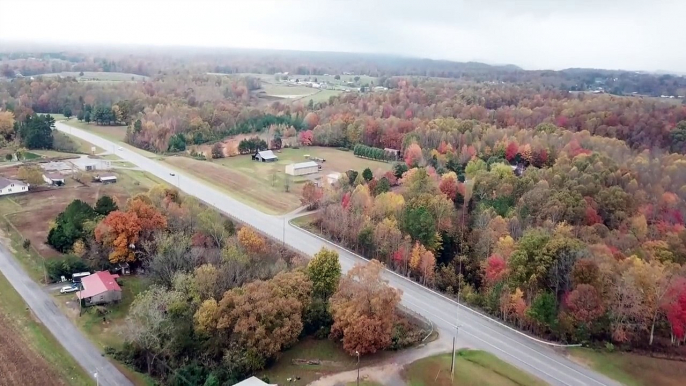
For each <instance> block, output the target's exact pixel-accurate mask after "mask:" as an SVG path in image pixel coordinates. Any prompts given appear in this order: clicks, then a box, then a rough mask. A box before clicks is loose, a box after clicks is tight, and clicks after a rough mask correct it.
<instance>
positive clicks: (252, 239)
mask: <svg viewBox="0 0 686 386" xmlns="http://www.w3.org/2000/svg"><path fill="white" fill-rule="evenodd" d="M238 242H240V243H241V245H242V246H243V248H245V250H246V251H248V253H250V254H261V253H265V252H266V251H267V242H266V241H265V239H264V237H262V236H260V235H259V234H258V233H257V232H256V231H255V230H254V229H253V228H251V227H249V226H244V227H242V228H241V230H239V231H238Z"/></svg>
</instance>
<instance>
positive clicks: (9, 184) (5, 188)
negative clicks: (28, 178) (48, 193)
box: [0, 177, 29, 196]
mask: <svg viewBox="0 0 686 386" xmlns="http://www.w3.org/2000/svg"><path fill="white" fill-rule="evenodd" d="M28 191H29V184H27V183H25V182H22V181H19V180H11V179H9V178H5V177H0V196H5V195H8V194H17V193H24V192H28Z"/></svg>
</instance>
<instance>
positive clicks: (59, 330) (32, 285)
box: [0, 244, 133, 386]
mask: <svg viewBox="0 0 686 386" xmlns="http://www.w3.org/2000/svg"><path fill="white" fill-rule="evenodd" d="M0 271H1V272H2V274H3V275H4V276H5V277H6V278H7V280H8V281H9V282H10V283H12V286H13V287H14V289H15V290H16V291H17V292H18V293H19V295H21V297H22V298H24V301H25V302H26V304H28V305H29V307H30V308H31V310H32V311H33V313H34V315H36V317H37V318H38V319H39V320H40V322H41V323H43V325H45V326H46V327H47V328H48V330H50V333H52V335H53V336H54V337H55V338H56V339H57V341H59V342H60V344H61V345H62V346H64V348H65V349H66V350H67V351H68V352H69V353H70V354H71V355H72V356H73V357H74V359H76V361H77V362H78V363H79V364H80V365H81V367H83V368H84V369H85V370H86V371H87V372H88V373H90V374H91V376H94V373H96V372H97V373H98V383H99V384H100V385H105V386H129V385H130V386H133V384H132V383H131V382H130V381H129V380H128V379H127V378H126V377H125V376H124V375H123V374H122V373H121V372H120V371H119V370H117V368H116V367H114V365H112V363H110V362H109V360H107V358H105V357H104V356H102V353H101V352H100V350H98V349H97V348H96V347H95V346H94V345H93V343H91V342H90V341H89V340H88V339H87V338H86V337H85V336H83V334H81V332H80V331H79V330H78V329H77V328H76V326H74V325H73V324H72V323H71V321H70V320H69V319H67V317H66V316H64V314H63V313H62V312H61V311H60V310H59V308H57V305H55V303H54V302H53V301H52V299H51V298H50V295H48V294H47V293H46V292H45V291H43V289H42V288H41V287H40V286H39V285H38V284H37V283H36V282H34V281H33V280H32V279H31V278H30V277H29V276H28V274H27V273H26V271H24V269H23V268H22V267H21V266H20V265H19V263H18V262H17V260H16V259H15V258H14V256H12V253H11V252H10V251H9V250H8V249H7V248H6V247H5V246H4V245H2V244H0Z"/></svg>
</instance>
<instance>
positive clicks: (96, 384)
mask: <svg viewBox="0 0 686 386" xmlns="http://www.w3.org/2000/svg"><path fill="white" fill-rule="evenodd" d="M93 376H94V377H95V386H100V379H98V373H97V372H96V373H94V374H93Z"/></svg>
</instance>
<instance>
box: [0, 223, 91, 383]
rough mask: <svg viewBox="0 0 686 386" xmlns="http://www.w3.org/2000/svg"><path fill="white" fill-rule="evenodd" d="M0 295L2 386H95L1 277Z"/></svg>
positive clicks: (0, 368)
mask: <svg viewBox="0 0 686 386" xmlns="http://www.w3.org/2000/svg"><path fill="white" fill-rule="evenodd" d="M0 232H1V231H0ZM0 294H2V296H0V374H2V376H0V386H5V385H7V386H10V385H90V384H92V380H91V379H90V377H89V376H88V374H86V372H85V371H84V370H83V369H82V368H81V367H80V366H79V365H78V364H77V363H76V361H75V360H74V359H73V358H72V356H71V355H69V353H67V352H66V351H65V350H64V348H63V347H62V346H61V345H60V344H59V343H58V342H57V341H56V340H55V339H54V338H53V336H52V335H51V334H50V332H49V331H48V330H47V329H46V328H45V327H44V326H43V325H41V324H40V323H39V322H37V321H36V319H35V318H34V316H33V315H32V314H31V311H30V310H29V309H28V307H27V306H26V303H24V301H23V299H22V298H21V297H20V296H19V294H18V293H17V292H16V291H15V290H14V288H12V285H11V284H10V283H9V282H8V281H7V279H6V278H5V277H4V276H2V275H1V274H0Z"/></svg>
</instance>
